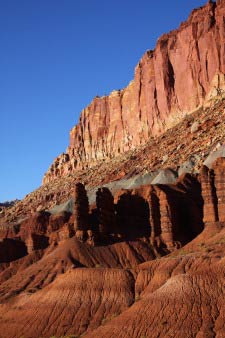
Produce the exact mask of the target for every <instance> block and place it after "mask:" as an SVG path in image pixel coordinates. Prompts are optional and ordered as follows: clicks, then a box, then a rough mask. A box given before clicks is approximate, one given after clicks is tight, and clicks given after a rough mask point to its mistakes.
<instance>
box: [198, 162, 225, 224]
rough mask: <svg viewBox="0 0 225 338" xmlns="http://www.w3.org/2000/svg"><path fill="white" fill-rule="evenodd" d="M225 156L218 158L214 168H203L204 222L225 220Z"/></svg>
mask: <svg viewBox="0 0 225 338" xmlns="http://www.w3.org/2000/svg"><path fill="white" fill-rule="evenodd" d="M224 174H225V158H224V157H220V158H218V159H217V160H216V161H215V162H214V163H213V165H212V169H208V168H207V167H206V166H203V168H202V170H201V175H200V179H201V185H202V197H203V200H204V222H205V224H208V223H215V222H220V223H224V222H225V210H224V207H225V178H224V177H225V176H224Z"/></svg>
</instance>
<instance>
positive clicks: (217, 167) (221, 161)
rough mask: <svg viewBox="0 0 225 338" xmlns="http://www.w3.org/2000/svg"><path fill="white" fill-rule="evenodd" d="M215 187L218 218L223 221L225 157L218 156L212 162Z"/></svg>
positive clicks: (224, 209) (224, 207) (224, 216)
mask: <svg viewBox="0 0 225 338" xmlns="http://www.w3.org/2000/svg"><path fill="white" fill-rule="evenodd" d="M213 169H214V174H215V187H216V195H217V200H218V216H219V217H218V218H219V221H220V222H225V158H224V157H220V158H218V159H217V160H216V161H215V162H214V164H213Z"/></svg>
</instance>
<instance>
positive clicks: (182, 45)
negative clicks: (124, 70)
mask: <svg viewBox="0 0 225 338" xmlns="http://www.w3.org/2000/svg"><path fill="white" fill-rule="evenodd" d="M224 21H225V1H224V0H222V1H221V0H220V1H217V3H213V2H211V1H209V2H208V3H207V4H206V5H205V6H204V7H201V8H199V9H197V10H194V11H193V12H192V13H191V15H190V17H189V19H188V20H187V21H186V22H184V23H182V24H181V26H180V27H179V29H177V30H174V31H172V32H170V33H168V34H165V35H163V36H162V37H161V38H160V39H159V40H158V42H157V45H156V48H155V50H154V51H147V52H146V53H145V54H144V56H143V57H142V59H141V60H140V62H139V63H138V65H137V66H136V68H135V73H134V80H132V81H131V82H130V83H129V85H128V86H127V87H126V88H124V89H123V90H120V91H113V92H112V93H111V94H110V95H109V96H104V97H95V98H94V100H93V101H92V102H91V104H90V105H89V106H88V107H86V108H85V109H84V110H83V111H82V113H81V116H80V119H79V123H78V124H77V125H76V126H75V127H74V128H73V129H72V130H71V132H70V144H69V147H68V149H67V153H66V154H62V155H60V156H59V157H58V158H57V159H56V160H55V161H54V163H53V164H52V166H51V167H50V168H49V170H48V172H47V173H46V174H45V177H44V179H43V183H47V182H49V181H51V180H52V179H54V178H55V177H59V176H63V175H66V174H68V173H70V172H72V171H73V170H75V169H83V168H86V167H90V166H93V165H94V164H95V163H96V162H97V161H99V160H101V159H107V158H112V157H115V156H117V155H118V154H120V153H123V152H125V151H127V150H130V149H133V148H136V147H137V146H139V145H141V144H144V143H146V141H147V140H148V139H149V137H151V136H155V135H159V134H161V133H163V132H164V131H165V130H166V129H168V128H170V127H172V126H173V125H175V124H177V123H178V122H179V121H180V120H181V119H182V118H183V117H184V116H185V115H186V114H187V113H190V112H192V111H193V110H195V109H196V108H197V107H199V106H201V105H202V104H203V103H204V102H205V101H207V100H209V99H210V98H211V97H213V96H216V95H218V94H219V95H221V93H223V92H224V89H225V45H224V40H225V25H224Z"/></svg>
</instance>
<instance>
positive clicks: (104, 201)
mask: <svg viewBox="0 0 225 338" xmlns="http://www.w3.org/2000/svg"><path fill="white" fill-rule="evenodd" d="M96 206H97V211H98V217H99V232H100V234H102V235H107V234H110V233H115V230H116V229H115V209H114V198H113V195H112V193H111V191H110V190H109V189H108V188H99V189H98V191H97V193H96Z"/></svg>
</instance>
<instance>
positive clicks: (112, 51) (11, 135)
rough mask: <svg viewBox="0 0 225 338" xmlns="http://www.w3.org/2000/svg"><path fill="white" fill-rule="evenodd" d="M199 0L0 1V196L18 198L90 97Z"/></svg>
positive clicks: (121, 82)
mask: <svg viewBox="0 0 225 338" xmlns="http://www.w3.org/2000/svg"><path fill="white" fill-rule="evenodd" d="M205 3H206V0H205V1H201V0H170V1H163V0H161V1H160V0H158V1H152V0H138V1H137V0H114V1H106V0H0V46H1V53H0V118H1V120H0V121H1V122H0V126H1V132H0V159H1V164H0V201H5V200H11V199H15V198H19V199H21V198H23V197H24V196H25V195H26V194H27V193H29V192H31V191H32V190H34V189H36V188H37V187H38V186H40V184H41V180H42V177H43V174H44V173H45V171H46V170H47V169H48V167H49V165H50V164H51V162H52V161H53V159H54V158H55V157H56V156H57V155H58V154H60V153H62V152H63V151H65V149H66V147H67V146H68V142H69V130H70V129H71V128H72V127H73V126H74V125H75V124H76V123H77V121H78V118H79V114H80V112H81V110H82V109H83V108H84V107H85V106H86V105H88V104H89V103H90V102H91V100H92V98H93V97H94V96H95V95H100V96H101V95H105V94H108V93H109V92H110V91H112V90H113V89H120V88H123V87H125V86H126V85H127V84H128V83H129V81H130V80H131V79H132V78H133V72H134V67H135V66H136V64H137V63H138V61H139V59H140V57H141V56H142V55H143V53H144V52H145V51H146V50H147V49H153V48H154V46H155V44H156V40H157V38H158V37H159V36H160V35H161V34H163V33H165V32H168V31H170V30H172V29H174V28H177V27H178V26H179V24H180V23H181V21H184V20H186V19H187V17H188V15H189V13H190V11H191V10H192V9H194V8H196V7H199V6H201V5H204V4H205Z"/></svg>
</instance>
